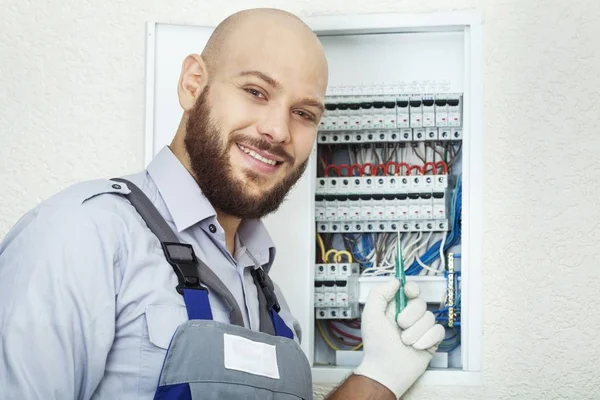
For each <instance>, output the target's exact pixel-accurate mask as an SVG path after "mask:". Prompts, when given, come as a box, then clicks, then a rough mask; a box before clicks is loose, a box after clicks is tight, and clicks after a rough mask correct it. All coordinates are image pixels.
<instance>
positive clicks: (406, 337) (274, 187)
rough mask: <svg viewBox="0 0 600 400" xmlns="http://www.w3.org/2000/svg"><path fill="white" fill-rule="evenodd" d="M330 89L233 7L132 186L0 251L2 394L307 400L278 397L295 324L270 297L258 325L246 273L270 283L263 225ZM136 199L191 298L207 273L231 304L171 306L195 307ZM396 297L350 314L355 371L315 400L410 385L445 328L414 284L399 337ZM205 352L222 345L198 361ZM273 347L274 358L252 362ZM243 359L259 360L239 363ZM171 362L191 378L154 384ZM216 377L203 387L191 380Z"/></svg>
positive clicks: (82, 188)
mask: <svg viewBox="0 0 600 400" xmlns="http://www.w3.org/2000/svg"><path fill="white" fill-rule="evenodd" d="M327 79H328V77H327V62H326V59H325V55H324V52H323V49H322V47H321V45H320V43H319V41H318V39H317V38H316V36H315V35H314V34H313V33H312V32H311V31H310V29H308V27H306V26H305V25H304V24H303V23H302V22H301V21H300V20H299V19H297V18H296V17H294V16H293V15H290V14H288V13H285V12H282V11H277V10H269V9H260V10H248V11H244V12H240V13H237V14H235V15H233V16H231V17H230V18H228V19H226V20H225V21H224V22H223V23H222V24H220V25H219V27H218V28H217V29H216V30H215V32H214V34H213V35H212V36H211V38H210V40H209V42H208V44H207V46H206V48H205V49H204V51H203V53H202V55H201V56H200V55H190V56H188V57H187V58H186V59H185V60H184V62H183V66H182V71H181V76H180V80H179V84H178V88H177V89H178V95H179V102H180V104H181V107H182V108H183V110H184V113H183V117H182V119H181V123H180V125H179V128H178V130H177V132H176V134H175V137H174V139H173V141H172V143H171V145H170V146H169V147H165V148H164V149H162V151H161V152H160V153H159V154H158V155H157V156H156V157H155V159H154V160H153V161H152V162H151V164H150V165H149V166H148V168H147V170H146V171H143V172H142V173H139V174H136V175H133V176H130V177H127V180H128V182H119V183H117V182H115V181H111V180H96V181H90V182H84V183H80V184H77V185H75V186H73V187H70V188H68V189H66V190H64V191H62V192H61V193H59V194H57V195H55V196H54V197H52V198H50V199H48V200H46V201H45V202H43V203H41V204H40V205H38V206H37V207H36V208H35V209H33V210H32V211H30V212H29V213H27V214H26V215H25V216H24V217H23V218H22V219H21V220H20V221H19V222H18V223H17V224H16V226H15V227H14V228H13V229H12V230H11V232H9V234H8V235H7V237H6V238H5V239H4V242H3V243H2V245H1V246H0V332H1V335H2V336H1V341H0V354H1V358H0V392H1V393H2V396H1V397H2V398H9V399H12V398H15V399H17V398H18V399H34V398H43V399H75V398H77V399H89V398H94V399H117V398H122V399H149V398H152V397H153V396H154V395H156V398H167V397H160V396H166V394H165V393H167V392H169V393H170V394H169V395H172V396H174V395H173V392H174V391H175V390H181V391H186V393H187V394H186V395H183V394H181V393H183V392H181V393H180V394H179V395H178V396H179V397H177V396H175V397H168V398H249V397H250V395H248V393H249V392H247V390H249V391H252V393H253V396H256V397H255V398H264V397H266V394H265V393H266V391H269V393H271V392H272V393H276V395H275V397H273V398H275V399H277V398H280V397H277V395H282V393H284V394H285V393H289V392H293V391H294V390H296V389H294V388H292V387H293V386H294V385H297V386H298V387H299V386H302V385H304V386H303V387H302V388H300V389H297V390H298V392H297V393H303V394H302V395H298V397H305V398H309V397H310V396H311V394H310V393H308V394H307V390H310V387H308V388H307V385H306V384H297V383H293V382H292V381H294V380H296V381H297V380H298V379H299V377H302V376H305V375H302V374H306V366H307V364H308V363H307V362H306V360H302V359H298V361H297V363H296V364H293V363H287V364H285V365H283V364H282V365H279V364H278V363H280V362H282V361H281V359H282V358H284V357H285V356H286V354H292V353H294V352H296V354H301V352H297V350H299V347H298V345H297V342H298V341H299V340H300V339H301V332H300V330H299V327H298V324H297V323H295V321H294V319H293V317H292V316H291V315H290V313H289V309H288V308H287V306H286V304H285V301H284V299H283V296H282V294H281V293H279V291H278V290H277V289H276V288H275V294H276V298H277V300H278V302H279V304H280V305H281V309H280V310H275V307H273V306H272V304H273V301H271V303H270V304H271V305H269V304H267V306H266V307H267V308H268V307H271V308H270V309H269V310H270V311H271V318H272V320H271V322H269V321H267V320H264V319H263V318H262V314H261V313H262V311H264V310H263V308H264V307H263V306H262V305H261V304H263V303H264V301H265V299H267V300H266V301H267V303H268V302H269V298H271V297H270V296H269V292H268V288H266V289H265V287H267V286H268V285H264V284H263V283H261V281H260V279H259V278H257V271H259V270H260V271H262V270H266V271H267V272H268V269H269V268H270V266H271V264H272V263H273V256H274V247H273V244H272V242H271V240H270V238H269V237H268V234H267V232H266V230H265V228H264V226H263V225H262V223H261V222H260V218H261V217H263V216H264V215H267V214H268V213H271V212H273V211H274V210H276V209H277V207H278V206H279V205H280V203H281V202H282V201H283V199H284V197H285V195H286V194H287V192H288V191H289V190H290V188H291V187H292V186H293V184H294V183H295V182H296V181H297V180H298V179H299V178H300V176H301V175H302V173H303V171H304V169H305V166H306V163H307V159H308V157H309V154H310V151H311V148H312V146H313V143H314V140H315V137H316V133H317V127H318V124H319V120H320V118H321V116H322V113H323V103H324V96H325V91H326V87H327ZM135 187H139V188H140V189H141V191H142V192H143V193H144V194H145V195H146V196H147V197H148V198H149V200H150V202H151V203H152V205H153V206H154V207H156V209H158V212H159V213H160V217H161V220H162V218H164V220H166V223H167V224H168V228H170V229H166V230H169V231H170V230H173V231H174V232H175V236H176V240H177V241H181V242H183V243H187V244H190V245H191V246H192V247H193V251H194V253H195V256H196V257H197V258H198V259H199V262H200V263H201V264H202V265H203V266H204V268H205V269H204V270H202V269H200V270H201V271H204V272H201V273H200V280H201V281H202V283H206V282H205V281H204V280H205V279H208V278H207V277H208V276H209V275H216V277H218V280H217V281H220V282H222V283H223V284H224V285H225V287H226V292H227V294H228V296H229V297H230V298H231V299H233V300H232V301H229V302H228V301H226V298H225V297H223V296H219V295H217V294H216V290H213V289H214V287H213V286H211V285H207V286H208V297H207V298H206V299H205V302H206V304H209V307H208V312H209V314H210V316H209V317H207V318H204V317H201V318H198V319H196V318H193V315H192V312H191V310H190V304H191V303H190V302H191V300H189V298H188V297H186V294H190V293H191V294H192V295H193V296H196V294H202V293H207V292H206V291H203V290H201V289H202V287H201V285H197V282H194V281H193V279H189V280H188V279H187V277H184V278H185V279H182V276H181V275H180V274H177V273H176V268H172V267H171V266H177V265H175V264H177V263H176V262H170V263H171V265H169V263H168V262H167V261H166V259H165V257H166V254H167V250H164V249H163V248H161V242H164V241H165V240H163V239H161V238H159V237H158V235H159V234H158V233H156V230H155V229H152V230H150V229H149V226H151V224H147V222H148V221H147V219H146V217H144V218H142V215H141V214H140V213H138V211H137V210H136V208H137V206H136V208H134V207H133V206H132V204H134V202H133V201H130V200H131V199H130V197H129V196H130V195H131V194H132V193H133V192H134V191H135V190H134V189H135ZM163 250H164V251H163ZM204 264H205V265H204ZM206 266H208V268H206ZM210 271H212V272H210ZM213 281H214V280H213ZM215 282H216V281H215ZM188 284H189V287H188V286H186V285H188ZM182 285H183V286H184V290H181V292H183V294H184V296H182V295H181V293H180V292H179V289H181V287H182ZM176 287H177V289H176ZM192 289H195V290H192ZM186 290H187V291H186ZM261 290H262V291H261ZM397 290H398V283H397V282H395V281H394V282H391V283H389V284H387V285H383V286H381V287H380V288H377V289H376V290H373V291H372V293H371V296H370V298H369V300H368V302H367V305H366V307H365V310H364V313H363V339H364V347H365V357H364V361H363V363H362V364H361V365H360V367H359V368H357V370H356V371H355V374H353V375H352V376H351V377H349V378H348V379H347V380H346V381H345V382H344V383H343V384H342V385H341V386H340V387H339V388H338V389H336V390H335V391H334V392H333V393H332V394H331V395H330V398H332V399H363V398H377V399H391V398H397V397H399V396H400V395H401V394H402V393H404V392H405V391H406V390H407V389H408V388H409V387H410V386H411V385H412V384H413V383H414V381H415V380H416V379H417V378H418V377H419V376H420V375H421V374H422V373H423V371H424V370H425V368H426V366H427V364H428V362H429V360H430V359H431V354H432V353H433V352H434V351H435V349H436V348H437V345H438V344H439V343H440V341H441V340H442V338H443V334H444V330H443V328H442V327H441V326H439V325H434V322H435V321H434V318H433V315H432V314H431V313H429V312H426V311H425V303H424V302H423V301H422V300H419V299H418V298H417V296H418V287H415V285H407V287H406V288H405V292H406V294H407V296H408V297H409V298H410V299H412V300H410V301H409V304H408V306H407V308H406V309H405V310H404V311H403V312H402V313H401V314H400V316H399V317H398V321H397V324H396V321H394V319H395V318H394V316H393V315H391V314H392V313H391V309H392V308H393V307H390V305H393V298H394V295H395V293H396V292H397ZM263 293H264V296H263ZM273 298H274V297H273ZM271 300H272V298H271ZM273 310H275V311H279V312H273ZM205 311H206V310H205ZM235 313H237V314H235ZM234 314H235V315H236V316H237V317H236V318H237V323H234V322H233V320H234ZM200 320H206V321H202V323H200V322H199V321H200ZM270 323H272V325H269V326H270V327H271V329H272V331H274V335H278V336H286V335H285V334H279V333H278V331H279V332H282V331H284V332H289V336H288V337H290V338H292V339H293V340H291V339H283V338H282V339H281V340H278V341H274V338H275V336H274V335H273V334H265V333H263V325H264V326H267V325H268V324H270ZM203 324H204V325H203ZM236 324H237V325H239V326H237V325H236ZM199 327H200V328H199ZM196 328H198V329H200V330H198V331H197V332H196V331H194V329H196ZM289 328H292V329H289ZM221 330H222V331H223V332H222V333H221ZM259 331H260V332H259ZM176 332H177V333H176ZM182 332H183V333H182ZM215 332H217V334H216V335H215ZM188 334H189V336H185V335H188ZM174 335H175V336H174ZM178 335H179V336H178ZM182 335H183V336H185V337H183V338H182ZM240 338H242V339H243V340H242V339H240ZM188 339H189V340H191V341H192V342H190V343H191V344H188V345H185V344H182V343H187V342H185V340H188ZM210 340H217V341H219V340H220V341H221V342H218V343H219V345H218V346H213V347H212V348H211V347H209V348H204V350H203V352H200V353H198V354H197V355H195V353H194V351H197V350H198V349H199V348H201V347H202V346H205V345H206V343H208V342H210ZM244 340H245V341H244ZM228 341H231V342H228ZM211 343H212V342H211ZM228 343H229V344H228ZM248 343H251V345H247V344H248ZM223 346H224V350H223ZM228 346H230V347H228ZM279 346H282V347H279ZM228 349H229V350H228ZM256 349H261V350H260V351H256ZM262 349H264V351H262ZM272 350H273V351H275V353H273V354H277V356H274V358H271V359H269V358H268V355H265V354H263V353H265V352H266V353H269V352H270V351H272ZM177 351H180V352H181V351H182V353H177ZM228 351H229V353H228ZM236 352H239V354H236ZM209 353H210V354H209ZM212 353H215V354H212ZM247 354H252V357H257V359H260V360H259V361H257V362H254V360H251V361H252V362H250V363H248V359H247V358H248V357H246V355H247ZM166 355H167V356H166ZM186 357H187V358H186ZM211 357H213V358H211ZM215 357H216V358H215ZM215 360H217V361H215ZM181 363H187V364H185V365H186V366H185V368H183V367H182V371H181V373H182V374H187V375H193V376H194V377H193V378H191V377H189V376H187V375H186V377H185V378H182V379H181V380H180V381H177V379H174V380H172V381H169V378H165V377H166V376H168V374H169V373H170V370H171V369H177V368H178V367H180V364H181ZM223 363H224V364H225V365H224V368H223V365H222V364H223ZM228 363H229V365H228ZM273 363H274V364H273ZM163 364H164V365H163ZM257 364H260V365H259V366H257ZM221 370H222V371H221ZM217 371H221V372H218V376H217V378H215V379H214V382H213V381H211V380H210V379H205V378H206V376H208V375H211V374H216V373H217ZM232 371H235V373H236V374H238V375H235V374H234V373H233V372H232ZM240 371H242V372H240ZM228 374H229V375H228ZM211 376H213V375H211ZM231 377H233V378H231ZM230 378H231V379H234V378H235V379H237V378H239V379H240V380H239V382H238V381H236V383H235V384H234V383H232V381H229V380H228V379H230ZM309 378H310V376H309ZM209 381H210V382H209ZM228 382H229V383H228ZM248 382H250V383H248ZM256 382H258V383H256ZM286 382H292V383H289V386H288V383H286ZM305 383H307V384H310V379H308V380H306V382H305ZM200 384H202V385H204V386H199V385H200ZM215 385H217V386H215ZM261 385H262V386H261ZM270 385H271V386H270ZM278 385H279V386H278ZM157 386H158V389H157ZM190 387H192V389H190ZM237 390H241V391H237ZM244 390H246V391H244ZM190 391H191V393H192V394H191V395H190ZM199 391H200V392H199ZM194 393H195V394H194ZM198 393H200V394H198ZM236 393H237V394H236ZM294 393H296V392H294ZM186 396H190V397H186ZM193 396H200V397H193ZM286 396H287V395H286ZM285 398H288V397H285Z"/></svg>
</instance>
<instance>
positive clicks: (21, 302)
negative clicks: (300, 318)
mask: <svg viewBox="0 0 600 400" xmlns="http://www.w3.org/2000/svg"><path fill="white" fill-rule="evenodd" d="M125 178H126V179H129V180H130V181H132V182H133V183H135V184H136V185H137V186H138V187H140V189H142V190H143V191H144V193H145V194H146V195H147V196H148V197H149V198H150V200H151V201H152V203H153V204H154V205H155V206H156V207H157V209H158V210H159V212H160V213H161V215H162V216H163V217H164V218H165V219H166V221H167V222H168V224H169V225H170V226H171V228H172V229H173V231H174V232H175V233H176V235H177V236H178V238H179V239H180V240H181V241H182V242H184V243H189V244H191V245H192V246H193V247H194V251H195V253H196V255H197V256H198V257H199V258H200V259H201V260H202V261H204V262H205V263H206V265H208V266H209V267H210V268H211V269H212V270H213V271H214V272H215V274H216V275H217V276H218V277H219V278H220V279H221V280H222V281H223V283H225V285H226V286H227V287H228V288H229V290H230V291H231V293H232V294H233V296H234V297H235V299H236V300H237V302H238V304H239V306H240V309H241V311H242V315H243V318H244V324H245V326H246V327H248V328H250V329H252V330H258V329H259V313H258V298H257V289H256V286H255V285H254V282H253V279H252V276H251V274H250V268H249V267H254V266H255V265H257V264H258V265H263V266H264V267H265V269H267V270H268V269H269V268H270V267H271V264H272V263H273V257H274V254H275V251H274V245H273V242H272V241H271V239H270V237H269V235H268V233H267V231H266V229H265V227H264V225H263V224H262V222H261V221H258V220H246V221H242V223H241V225H240V228H239V230H238V234H237V236H236V251H235V254H234V255H231V254H230V253H229V251H228V250H227V247H226V244H225V236H224V231H223V229H222V228H221V226H220V225H219V223H218V221H217V219H216V213H215V210H214V208H213V207H212V206H211V204H210V203H209V202H208V200H207V199H206V198H205V197H204V195H203V194H202V191H201V190H200V188H199V187H198V185H197V184H196V182H195V181H194V179H193V178H192V176H191V175H190V174H189V172H188V171H187V170H186V169H185V168H184V167H183V165H182V164H181V163H180V162H179V160H178V159H177V158H176V157H175V156H174V155H173V153H172V152H171V151H170V149H169V148H168V147H165V148H163V149H162V150H161V151H160V153H159V154H157V156H156V157H155V158H154V160H153V161H152V162H151V163H150V164H149V165H148V168H147V170H146V171H143V172H141V173H139V174H136V175H132V176H128V177H125ZM118 193H122V194H126V193H128V189H127V188H126V187H125V186H124V185H123V186H122V187H120V188H118V186H114V182H112V181H109V180H104V179H101V180H94V181H87V182H83V183H79V184H76V185H74V186H72V187H70V188H68V189H66V190H64V191H62V192H60V193H58V194H57V195H55V196H53V197H52V198H50V199H48V200H46V201H44V202H42V203H41V204H39V205H38V206H37V207H35V208H34V209H33V210H31V211H30V212H29V213H27V214H26V215H25V216H23V218H21V220H19V222H18V223H17V224H16V226H15V227H14V228H13V229H12V230H11V231H10V232H9V233H8V235H7V236H6V237H5V239H4V241H3V242H2V243H1V244H0V335H1V340H0V354H1V355H2V357H0V388H2V389H0V390H1V391H2V395H3V396H7V397H6V398H9V399H11V398H44V399H55V398H56V399H67V398H72V399H88V398H94V399H116V398H123V399H138V398H139V399H150V398H152V397H153V396H154V391H155V389H156V385H157V382H158V377H159V374H160V370H161V367H162V364H163V359H164V356H165V353H166V350H167V349H168V346H169V343H170V340H171V337H172V336H173V333H174V332H175V329H176V328H177V326H179V325H180V324H181V323H183V322H184V321H186V320H187V313H186V309H185V305H184V302H183V298H182V296H181V295H180V294H178V293H177V291H176V290H175V286H176V285H177V277H176V276H175V273H174V272H173V269H172V267H171V266H170V265H169V264H168V263H167V262H166V260H165V258H164V253H163V251H162V249H161V247H160V244H159V242H158V239H157V238H156V237H155V236H154V235H153V234H152V233H151V232H150V230H149V229H148V228H147V226H146V225H145V223H144V222H143V220H142V219H141V217H140V216H139V215H138V214H137V212H136V211H135V209H134V208H133V207H132V206H131V204H130V203H129V202H127V200H126V199H125V198H124V197H122V196H120V195H118ZM276 294H277V296H278V299H279V302H280V303H281V307H282V311H281V313H280V315H281V316H282V318H283V319H284V321H285V322H286V324H287V325H288V326H289V327H291V328H292V330H293V331H294V333H295V335H296V339H297V340H299V338H300V328H299V325H298V323H297V322H296V321H295V320H294V318H293V317H292V316H291V314H290V312H289V308H288V306H287V304H286V302H285V300H284V298H283V296H282V294H281V292H280V291H279V290H278V288H277V287H276ZM210 302H211V309H212V313H213V317H214V319H215V320H217V321H221V322H226V323H229V322H230V320H229V311H228V309H227V307H226V306H225V304H224V303H223V302H222V301H221V299H219V298H218V297H215V296H214V295H212V294H211V295H210ZM3 398H4V397H3Z"/></svg>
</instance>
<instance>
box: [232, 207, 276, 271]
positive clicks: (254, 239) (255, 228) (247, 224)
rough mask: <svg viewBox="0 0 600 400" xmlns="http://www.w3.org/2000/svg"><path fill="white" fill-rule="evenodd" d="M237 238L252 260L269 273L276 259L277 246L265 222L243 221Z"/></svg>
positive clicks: (255, 220) (256, 220)
mask: <svg viewBox="0 0 600 400" xmlns="http://www.w3.org/2000/svg"><path fill="white" fill-rule="evenodd" d="M237 236H238V239H239V241H240V242H241V244H242V246H244V247H246V250H247V252H248V253H250V256H251V257H250V258H253V259H255V260H256V261H257V262H258V263H259V265H262V266H263V268H265V270H266V272H269V269H271V265H272V264H273V260H274V259H275V244H274V243H273V240H272V239H271V236H270V235H269V232H267V228H266V227H265V225H264V224H263V222H262V221H261V220H258V219H248V220H242V222H241V223H240V226H239V228H238V235H237Z"/></svg>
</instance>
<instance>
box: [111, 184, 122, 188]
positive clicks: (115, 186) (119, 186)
mask: <svg viewBox="0 0 600 400" xmlns="http://www.w3.org/2000/svg"><path fill="white" fill-rule="evenodd" d="M112 187H113V189H121V185H117V184H116V183H115V184H114V185H112Z"/></svg>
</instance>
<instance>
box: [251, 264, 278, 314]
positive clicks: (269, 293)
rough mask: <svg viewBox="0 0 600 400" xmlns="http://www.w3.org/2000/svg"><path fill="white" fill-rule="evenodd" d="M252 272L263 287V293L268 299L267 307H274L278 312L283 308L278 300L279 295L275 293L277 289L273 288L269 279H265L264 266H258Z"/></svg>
mask: <svg viewBox="0 0 600 400" xmlns="http://www.w3.org/2000/svg"><path fill="white" fill-rule="evenodd" d="M252 274H253V275H254V277H255V278H256V280H257V281H258V284H259V285H260V288H261V289H262V292H263V294H264V295H265V300H266V301H267V309H269V310H270V309H271V308H273V310H275V311H276V312H279V311H280V310H281V307H280V306H279V302H278V301H277V296H276V295H275V291H274V290H273V289H271V288H270V287H269V286H268V285H267V280H266V279H265V271H263V269H262V268H256V269H254V270H252Z"/></svg>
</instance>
